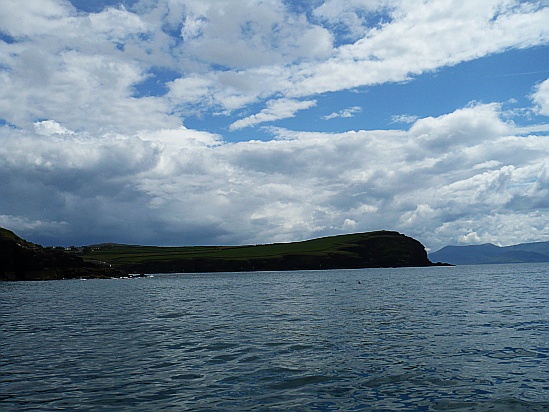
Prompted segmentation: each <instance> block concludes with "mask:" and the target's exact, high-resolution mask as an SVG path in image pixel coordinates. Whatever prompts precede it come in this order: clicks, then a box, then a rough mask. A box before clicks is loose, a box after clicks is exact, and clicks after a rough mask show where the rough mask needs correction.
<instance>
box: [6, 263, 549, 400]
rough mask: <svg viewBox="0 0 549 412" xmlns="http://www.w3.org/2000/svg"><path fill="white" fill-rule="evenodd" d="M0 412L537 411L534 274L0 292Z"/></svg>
mask: <svg viewBox="0 0 549 412" xmlns="http://www.w3.org/2000/svg"><path fill="white" fill-rule="evenodd" d="M0 297H1V301H0V349H1V355H2V356H1V358H0V410H2V411H25V410H41V411H53V410H81V411H88V410H89V411H92V410H93V411H98V410H100V411H111V410H112V411H124V410H127V411H150V410H167V411H170V410H173V411H178V410H223V411H231V410H232V411H243V410H252V411H253V410H272V411H276V410H295V411H297V410H318V411H332V410H335V411H337V410H339V411H349V410H372V411H374V410H375V411H381V410H409V411H416V410H432V411H438V410H529V411H536V410H540V411H541V410H547V408H548V407H549V358H548V356H549V265H547V264H526V265H482V266H460V267H430V268H405V269H365V270H341V271H336V270H332V271H304V272H254V273H224V274H220V273H217V274H179V275H156V276H154V277H153V278H140V279H127V280H88V281H80V280H70V281H52V282H18V283H6V282H4V283H0Z"/></svg>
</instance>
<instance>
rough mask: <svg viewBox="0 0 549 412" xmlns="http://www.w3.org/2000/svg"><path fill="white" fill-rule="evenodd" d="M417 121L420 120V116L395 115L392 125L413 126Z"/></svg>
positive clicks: (392, 118)
mask: <svg viewBox="0 0 549 412" xmlns="http://www.w3.org/2000/svg"><path fill="white" fill-rule="evenodd" d="M417 119H419V117H418V116H414V115H411V114H399V115H394V116H392V117H391V122H392V123H408V124H411V123H414V122H415V121H416V120H417Z"/></svg>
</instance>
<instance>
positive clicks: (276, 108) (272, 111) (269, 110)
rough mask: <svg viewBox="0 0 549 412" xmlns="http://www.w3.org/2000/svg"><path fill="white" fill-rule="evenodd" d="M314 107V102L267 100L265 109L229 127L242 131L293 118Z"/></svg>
mask: <svg viewBox="0 0 549 412" xmlns="http://www.w3.org/2000/svg"><path fill="white" fill-rule="evenodd" d="M315 105H316V101H315V100H304V101H300V100H295V99H278V100H269V101H268V102H267V107H266V108H265V109H263V110H261V111H260V112H259V113H257V114H253V115H251V116H248V117H245V118H244V119H239V120H237V121H236V122H234V123H233V124H231V125H230V127H229V128H230V130H238V129H243V128H245V127H250V126H255V125H257V124H260V123H265V122H273V121H275V120H281V119H287V118H289V117H294V116H295V114H296V112H298V111H299V110H305V109H309V108H311V107H313V106H315Z"/></svg>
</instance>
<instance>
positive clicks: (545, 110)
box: [531, 79, 549, 116]
mask: <svg viewBox="0 0 549 412" xmlns="http://www.w3.org/2000/svg"><path fill="white" fill-rule="evenodd" d="M531 98H532V100H533V101H534V104H535V108H534V109H535V111H536V113H538V114H542V115H545V116H549V79H547V80H545V81H544V82H541V83H540V84H539V85H537V86H536V90H535V92H534V93H533V94H532V96H531Z"/></svg>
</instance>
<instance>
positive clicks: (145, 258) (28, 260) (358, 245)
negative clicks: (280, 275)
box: [0, 228, 432, 280]
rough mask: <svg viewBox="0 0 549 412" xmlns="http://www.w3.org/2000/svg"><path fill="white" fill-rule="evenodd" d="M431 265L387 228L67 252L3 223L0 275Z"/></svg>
mask: <svg viewBox="0 0 549 412" xmlns="http://www.w3.org/2000/svg"><path fill="white" fill-rule="evenodd" d="M431 265H432V263H431V262H430V261H429V259H428V258H427V253H426V251H425V248H424V247H423V245H422V244H421V243H419V242H418V241H417V240H415V239H412V238H410V237H408V236H405V235H402V234H400V233H397V232H388V231H379V232H370V233H355V234H349V235H339V236H329V237H323V238H319V239H313V240H307V241H303V242H292V243H274V244H268V245H248V246H196V247H160V246H133V245H120V244H113V243H105V244H101V245H92V246H85V247H83V248H75V249H72V250H70V251H69V252H67V251H65V250H60V248H55V249H54V248H44V247H42V246H40V245H36V244H34V243H31V242H27V241H25V240H24V239H21V238H20V237H19V236H17V235H16V234H15V233H13V232H11V231H9V230H7V229H3V228H0V280H50V279H70V278H109V277H119V276H123V275H124V274H125V273H140V274H144V273H177V272H239V271H254V270H255V271H264V270H271V271H277V270H321V269H347V268H349V269H350V268H367V267H401V266H431Z"/></svg>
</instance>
